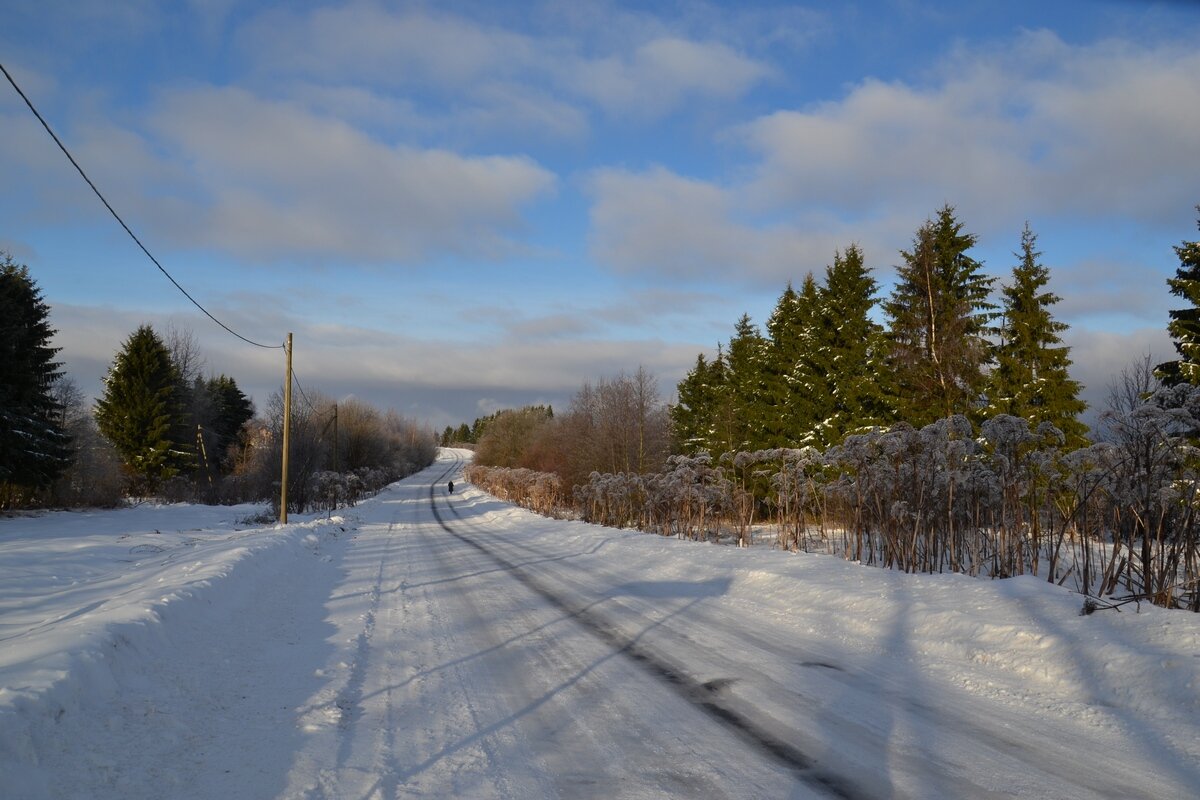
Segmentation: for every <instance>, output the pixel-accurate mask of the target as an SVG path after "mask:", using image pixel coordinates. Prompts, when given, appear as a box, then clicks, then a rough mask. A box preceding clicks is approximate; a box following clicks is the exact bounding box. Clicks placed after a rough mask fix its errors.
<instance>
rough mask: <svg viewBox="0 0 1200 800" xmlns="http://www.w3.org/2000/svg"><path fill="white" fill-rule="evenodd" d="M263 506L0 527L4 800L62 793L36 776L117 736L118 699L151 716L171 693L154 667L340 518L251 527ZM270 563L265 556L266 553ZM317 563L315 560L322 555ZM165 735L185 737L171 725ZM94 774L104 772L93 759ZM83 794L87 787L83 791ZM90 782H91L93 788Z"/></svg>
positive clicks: (286, 568) (52, 518)
mask: <svg viewBox="0 0 1200 800" xmlns="http://www.w3.org/2000/svg"><path fill="white" fill-rule="evenodd" d="M259 510H260V509H258V508H256V507H253V506H237V507H205V506H190V505H186V504H182V505H169V506H145V507H138V508H132V509H124V510H118V511H104V512H86V513H76V512H56V513H49V514H44V515H40V516H36V517H21V518H13V519H5V520H0V563H3V565H4V566H3V570H2V571H0V774H2V775H4V785H5V787H6V793H7V796H10V797H50V796H55V792H54V789H53V787H54V785H55V781H61V780H63V779H64V777H66V776H62V775H50V774H46V772H45V771H44V770H42V769H41V768H40V767H39V764H40V762H41V761H43V760H46V756H48V755H50V754H53V753H55V752H63V751H69V750H70V749H71V748H72V746H73V745H72V742H74V741H77V740H78V738H79V737H80V735H81V734H82V733H84V731H83V730H82V729H83V728H86V727H92V728H95V729H97V731H98V733H99V735H100V736H101V737H103V736H104V735H105V734H106V733H108V734H109V735H111V734H113V733H116V731H115V730H113V728H115V727H116V726H117V725H118V722H117V720H115V719H114V718H112V717H109V718H107V719H106V718H101V717H99V716H98V715H97V714H96V713H94V712H95V711H96V710H97V709H100V708H104V707H105V706H106V704H111V703H112V702H113V699H114V698H115V697H117V696H119V695H120V696H124V697H125V698H126V699H125V700H124V702H126V703H128V702H129V701H130V699H131V698H135V697H136V698H140V702H142V703H144V707H145V709H147V713H151V711H152V709H153V708H154V694H155V693H156V692H159V691H161V687H154V686H151V685H149V682H148V679H147V677H146V675H147V666H146V665H147V662H148V661H153V660H159V661H162V660H163V659H167V658H171V657H173V656H174V655H175V654H182V653H186V652H188V647H189V642H188V641H187V639H188V637H189V634H190V632H191V631H192V630H193V628H194V626H195V625H196V624H197V621H198V620H200V619H203V618H210V619H211V618H217V619H226V620H228V624H229V625H230V626H231V628H232V627H236V626H237V625H238V620H237V619H233V618H230V617H231V612H232V610H233V609H237V608H239V607H240V604H241V603H242V602H243V601H244V599H245V595H246V593H247V592H248V591H250V590H251V589H252V588H253V587H255V586H256V585H258V584H261V583H262V582H264V581H277V580H280V579H284V580H286V579H287V578H288V576H289V575H297V574H299V575H302V574H304V572H303V570H300V569H298V568H297V562H298V561H301V562H302V561H309V562H311V561H318V562H319V561H320V559H321V557H322V556H321V548H322V546H323V542H325V541H327V540H328V538H329V537H330V535H331V534H336V533H337V532H338V531H340V530H341V523H342V520H341V518H339V517H334V518H331V519H318V520H310V521H307V522H301V523H300V524H296V525H289V526H285V527H281V526H275V527H267V528H262V527H250V528H246V529H239V528H241V527H245V526H244V525H240V524H239V522H238V521H239V520H241V519H245V518H246V517H248V516H250V515H252V514H254V513H255V512H257V511H259ZM260 556H266V557H260ZM314 556H316V557H317V558H316V559H314ZM157 731H158V735H161V736H163V737H167V738H170V737H172V736H176V735H179V734H180V731H179V730H178V729H174V728H172V726H171V725H160V726H158V728H157ZM78 767H79V770H80V772H81V773H86V774H88V775H90V776H92V777H93V778H94V777H95V776H96V775H97V774H102V773H103V770H104V764H102V763H82V764H79V765H78ZM77 785H78V784H77ZM82 785H86V782H84V783H83V784H82Z"/></svg>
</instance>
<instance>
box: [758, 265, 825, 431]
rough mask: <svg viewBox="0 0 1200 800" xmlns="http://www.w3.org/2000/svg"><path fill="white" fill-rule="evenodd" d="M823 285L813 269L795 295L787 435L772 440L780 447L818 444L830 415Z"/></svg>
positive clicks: (788, 380) (788, 381) (788, 384)
mask: <svg viewBox="0 0 1200 800" xmlns="http://www.w3.org/2000/svg"><path fill="white" fill-rule="evenodd" d="M823 327H824V324H823V321H822V317H821V287H820V286H818V285H817V281H816V279H815V278H813V275H812V273H811V272H810V273H809V274H808V275H806V276H805V278H804V283H803V284H801V287H800V292H799V293H798V294H797V295H796V310H795V319H794V322H793V324H792V330H793V335H794V336H795V343H794V345H793V353H792V359H793V360H792V363H791V367H790V370H789V371H788V375H787V388H788V392H789V397H790V402H789V404H788V406H787V412H788V415H787V418H786V422H787V429H786V430H787V436H786V438H785V440H784V441H781V442H778V443H772V446H778V447H800V446H802V445H815V444H817V430H818V428H819V427H820V425H821V421H822V420H824V419H825V417H826V416H827V415H828V413H829V411H830V408H831V405H830V396H829V378H830V375H829V363H828V362H827V361H826V360H825V355H826V354H825V353H824V352H823V351H822V343H821V335H822V333H823Z"/></svg>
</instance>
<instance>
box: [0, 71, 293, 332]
mask: <svg viewBox="0 0 1200 800" xmlns="http://www.w3.org/2000/svg"><path fill="white" fill-rule="evenodd" d="M0 72H3V73H4V77H5V78H8V82H9V83H10V84H12V87H13V88H14V89H16V90H17V94H19V95H20V96H21V99H22V100H24V101H25V105H27V106H29V110H30V111H32V112H33V115H34V116H35V117H37V120H38V122H40V123H42V127H43V128H45V129H46V133H48V134H50V138H51V139H53V140H54V143H55V144H56V145H58V149H59V150H62V151H63V155H65V156H66V157H67V160H68V161H70V162H71V165H72V166H73V167H75V169H76V170H77V171H78V172H79V174H80V175H81V176H82V177H83V179H84V180H85V181H87V185H88V186H90V187H92V191H93V192H95V193H96V197H99V198H100V202H101V203H104V207H105V208H107V209H108V211H109V213H110V214H112V215H113V218H115V219H116V220H117V222H119V223H121V227H122V228H124V229H125V232H126V233H128V234H129V236H130V238H132V239H133V241H134V242H136V243H137V246H138V247H140V248H141V249H142V252H143V253H145V254H146V257H147V258H149V259H150V260H151V261H152V262H154V266H156V267H158V271H159V272H161V273H162V274H163V275H166V276H167V280H169V281H170V282H171V283H173V284H174V285H175V288H176V289H178V290H179V291H181V292H183V296H184V297H186V298H187V299H188V300H191V301H192V305H194V306H195V307H196V308H198V309H200V310H201V311H203V312H204V315H205V316H206V317H208V318H209V319H211V320H212V321H213V322H215V323H217V324H218V325H220V326H221V327H222V328H224V329H225V330H227V331H228V332H229V333H232V334H233V335H234V336H236V337H237V338H239V339H241V340H242V341H243V342H245V343H246V344H252V345H254V346H255V347H262V348H265V349H267V350H280V349H283V347H284V345H282V344H262V343H261V342H256V341H254V340H253V339H247V338H246V337H245V336H242V335H241V334H240V333H238V332H237V331H235V330H234V329H233V328H231V327H229V326H228V325H226V324H225V323H224V322H221V320H219V319H217V318H216V317H214V316H213V315H212V314H210V313H209V312H208V309H206V308H205V307H204V306H202V305H200V303H198V302H197V301H196V298H194V297H192V296H191V295H190V294H188V292H187V290H186V289H184V288H183V287H182V286H180V285H179V281H177V280H175V279H174V278H173V277H171V273H169V272H167V271H166V269H164V268H163V265H162V264H160V263H158V259H157V258H155V257H154V256H153V255H151V253H150V251H149V250H147V249H146V245H144V244H142V241H141V239H139V238H138V237H137V236H136V235H134V233H133V231H132V230H130V229H129V226H128V225H126V224H125V220H123V219H121V215H120V214H118V213H117V212H116V210H115V209H113V207H112V206H111V205H109V202H108V200H106V199H104V195H102V194H101V193H100V190H99V189H97V188H96V184H94V183H92V179H91V178H89V177H88V176H87V173H86V172H84V171H83V167H81V166H79V162H77V161H76V160H75V158H74V156H72V155H71V153H70V151H69V150H67V148H66V145H64V144H63V143H62V142H61V141H60V140H59V138H58V136H56V135H55V133H54V131H53V130H51V128H50V125H49V124H48V123H47V122H46V120H45V119H43V118H42V115H41V114H39V113H38V110H37V109H36V108H34V106H33V103H31V102H30V101H29V98H28V97H26V96H25V93H24V92H23V91H21V87H20V86H18V85H17V82H16V81H15V80H13V77H12V75H9V74H8V70H7V69H5V68H4V65H3V64H0Z"/></svg>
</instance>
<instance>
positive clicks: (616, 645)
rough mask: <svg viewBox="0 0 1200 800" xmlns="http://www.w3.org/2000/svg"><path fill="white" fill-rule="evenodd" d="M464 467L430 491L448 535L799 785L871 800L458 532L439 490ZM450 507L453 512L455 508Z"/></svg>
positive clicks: (705, 687) (709, 688)
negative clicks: (441, 503) (442, 506)
mask: <svg viewBox="0 0 1200 800" xmlns="http://www.w3.org/2000/svg"><path fill="white" fill-rule="evenodd" d="M461 463H462V460H461V458H458V459H456V461H455V462H454V463H453V464H452V465H451V466H450V467H449V468H447V469H446V471H445V472H443V473H442V474H441V475H440V476H439V477H438V478H437V479H436V480H435V481H434V482H433V483H431V484H430V486H429V505H430V509H431V510H432V512H433V516H434V519H436V520H437V523H438V525H440V526H441V527H442V529H443V530H445V531H446V532H447V533H449V534H450V535H451V536H453V537H454V538H455V539H457V540H459V541H461V542H463V543H464V544H467V545H469V546H471V547H473V548H475V549H476V550H478V551H479V552H481V553H483V554H484V555H485V556H487V557H488V558H489V559H490V560H492V561H493V562H495V563H496V564H498V565H500V566H501V567H503V568H504V569H505V570H506V571H507V572H509V573H510V574H511V575H512V576H513V577H514V578H515V579H516V580H518V581H520V582H521V583H522V584H523V585H525V586H526V587H527V588H529V589H530V590H532V591H533V592H534V593H536V594H537V595H539V596H540V597H542V598H543V599H545V600H546V601H547V602H549V603H551V604H552V605H553V606H555V607H556V608H558V609H559V610H561V611H562V612H564V613H565V614H566V615H567V616H568V617H570V618H572V619H574V620H575V621H576V622H578V623H579V625H580V626H582V627H583V628H584V629H585V630H587V631H588V632H589V633H591V634H592V635H593V636H595V637H596V638H598V639H600V640H601V641H602V642H604V643H605V644H606V645H608V646H609V647H611V648H612V649H613V650H614V651H615V652H616V653H618V654H620V655H623V656H625V657H626V658H628V659H629V660H630V661H632V662H633V663H634V664H636V665H637V666H638V667H640V668H641V669H642V670H643V671H645V672H646V673H647V674H649V675H651V676H652V677H654V678H655V679H657V680H659V681H660V682H661V683H663V684H665V685H666V686H668V687H670V688H671V689H672V690H674V691H675V692H676V693H677V694H678V695H679V696H680V697H682V698H683V699H685V700H687V701H688V702H689V703H691V704H692V705H693V706H695V707H696V708H698V709H700V710H701V711H703V712H704V713H705V714H706V715H708V716H709V717H710V718H712V719H714V720H716V721H717V722H719V723H721V724H722V725H723V726H724V727H726V728H727V729H728V730H730V731H731V732H733V733H734V734H736V735H737V736H738V737H739V738H741V739H742V740H743V741H745V742H747V743H748V744H750V745H751V746H753V747H754V748H755V749H756V750H758V751H759V752H760V753H763V754H764V755H766V756H768V757H769V758H771V759H772V760H773V761H775V762H776V763H778V764H780V765H781V766H783V767H784V768H786V769H788V770H789V771H791V772H792V773H794V774H795V775H796V777H797V778H798V779H799V780H801V781H803V782H804V783H806V784H808V785H809V786H811V787H813V788H815V789H817V790H819V791H821V792H823V793H825V794H827V795H829V796H832V797H839V798H845V799H846V800H859V798H862V797H865V795H863V794H862V793H861V791H860V790H859V789H857V788H856V787H854V786H853V785H852V784H851V782H850V781H848V780H846V779H845V778H842V777H841V776H838V775H834V774H831V773H829V772H826V771H824V770H822V769H821V768H820V767H818V766H817V763H816V761H815V760H814V759H813V758H812V757H810V756H809V755H807V754H806V753H804V752H803V751H801V750H800V749H799V748H797V747H795V746H794V745H792V744H790V743H789V742H786V741H784V740H783V739H781V738H779V737H778V736H776V735H775V734H773V733H772V732H771V731H769V730H768V729H767V728H766V727H765V726H763V725H761V724H759V723H758V722H756V721H755V720H753V719H751V718H749V717H747V716H745V715H744V714H742V713H740V712H739V711H737V710H735V709H732V708H730V707H728V706H727V705H725V704H724V703H722V702H721V700H720V698H719V694H720V691H721V688H722V687H721V686H720V685H719V684H715V683H714V682H707V683H704V682H700V681H698V680H696V679H695V678H692V677H691V676H690V675H688V674H687V673H686V672H684V671H683V670H682V669H680V668H678V667H676V666H674V665H672V664H670V663H668V662H667V661H666V660H665V659H663V658H662V657H660V656H659V655H657V654H656V653H654V652H653V651H651V650H650V649H648V648H647V647H645V646H644V645H642V644H639V643H638V642H637V641H636V640H635V639H631V638H629V637H627V636H625V635H624V634H623V633H621V632H620V631H618V630H617V629H615V628H614V627H612V626H611V625H609V624H608V622H606V621H605V620H604V619H603V618H602V617H601V616H600V615H598V614H596V613H595V612H593V611H591V610H589V609H588V608H587V607H578V606H576V605H575V604H573V603H571V602H570V601H568V600H566V599H565V598H563V597H561V596H560V595H559V594H557V593H556V592H554V591H552V590H551V589H549V588H548V587H546V586H545V585H544V584H543V583H541V582H540V581H538V580H537V579H536V578H534V577H533V576H532V575H530V574H529V573H528V572H527V571H526V570H523V569H522V568H521V567H520V565H518V564H516V563H514V562H512V561H510V560H508V559H507V558H505V557H504V556H502V555H500V554H499V553H497V552H495V550H494V548H489V547H487V546H485V545H483V544H480V543H479V542H478V541H476V540H475V539H472V538H470V537H467V536H464V535H462V534H461V533H459V532H458V531H456V530H455V529H454V528H453V527H452V526H451V525H450V524H449V523H448V522H447V521H446V520H445V518H443V517H442V514H441V511H439V509H438V504H437V499H436V488H437V486H438V484H440V483H441V482H442V480H443V479H444V478H445V477H446V476H447V475H449V474H450V473H451V472H453V471H454V470H455V469H457V468H458V467H459V466H460V465H461ZM450 508H451V509H452V510H453V507H452V506H451V507H450Z"/></svg>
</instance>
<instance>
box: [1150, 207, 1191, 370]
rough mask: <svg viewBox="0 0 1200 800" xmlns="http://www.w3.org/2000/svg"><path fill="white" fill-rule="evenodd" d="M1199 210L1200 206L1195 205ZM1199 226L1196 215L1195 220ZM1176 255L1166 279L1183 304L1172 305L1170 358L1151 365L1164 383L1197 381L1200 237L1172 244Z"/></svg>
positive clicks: (1168, 325)
mask: <svg viewBox="0 0 1200 800" xmlns="http://www.w3.org/2000/svg"><path fill="white" fill-rule="evenodd" d="M1196 210H1197V211H1198V212H1200V206H1196ZM1197 227H1200V219H1198V220H1197ZM1175 254H1176V255H1177V256H1179V267H1178V268H1177V269H1176V270H1175V277H1174V278H1168V279H1167V285H1168V286H1170V287H1171V294H1173V295H1175V296H1176V297H1179V298H1182V299H1184V300H1186V301H1187V302H1188V303H1189V304H1190V305H1189V306H1188V307H1187V308H1179V309H1173V310H1172V311H1171V312H1170V316H1171V321H1170V322H1169V323H1167V332H1168V333H1170V334H1171V338H1172V339H1174V340H1175V352H1176V353H1177V354H1178V355H1179V358H1177V359H1176V360H1174V361H1167V362H1165V363H1163V364H1159V365H1158V367H1157V368H1155V371H1154V372H1155V375H1156V376H1157V377H1158V378H1159V380H1161V381H1162V382H1163V383H1165V384H1167V385H1176V384H1180V383H1191V384H1193V385H1197V384H1200V241H1195V242H1188V241H1184V242H1181V243H1180V244H1179V245H1178V246H1177V247H1176V248H1175Z"/></svg>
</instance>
